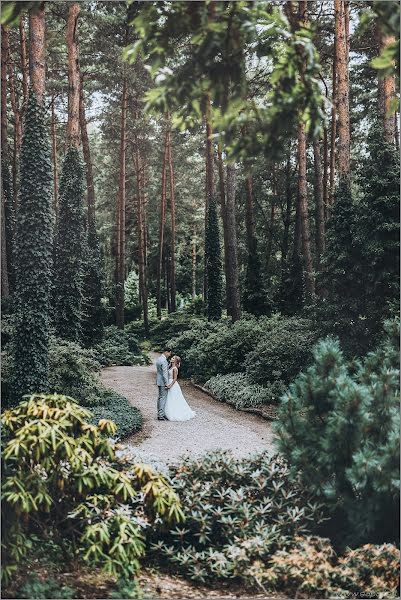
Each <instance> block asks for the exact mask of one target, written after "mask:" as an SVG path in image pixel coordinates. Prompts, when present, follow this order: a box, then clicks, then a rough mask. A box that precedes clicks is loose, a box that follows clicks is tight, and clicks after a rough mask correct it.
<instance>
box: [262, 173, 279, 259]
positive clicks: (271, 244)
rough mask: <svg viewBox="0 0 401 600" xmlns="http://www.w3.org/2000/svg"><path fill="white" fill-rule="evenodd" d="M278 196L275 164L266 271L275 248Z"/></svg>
mask: <svg viewBox="0 0 401 600" xmlns="http://www.w3.org/2000/svg"><path fill="white" fill-rule="evenodd" d="M277 197H278V186H277V176H276V171H275V166H273V198H272V203H271V207H270V222H269V230H268V236H267V243H266V263H265V268H266V271H267V269H268V268H269V264H270V259H271V255H272V249H273V234H274V219H275V216H276V202H277Z"/></svg>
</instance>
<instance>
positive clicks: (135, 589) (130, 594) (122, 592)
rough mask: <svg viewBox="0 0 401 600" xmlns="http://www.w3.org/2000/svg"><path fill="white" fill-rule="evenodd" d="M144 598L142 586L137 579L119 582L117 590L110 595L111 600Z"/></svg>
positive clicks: (137, 599) (139, 599)
mask: <svg viewBox="0 0 401 600" xmlns="http://www.w3.org/2000/svg"><path fill="white" fill-rule="evenodd" d="M143 597H144V595H143V591H142V589H141V586H140V585H139V583H138V581H137V580H136V579H134V580H132V581H130V580H127V579H121V580H120V581H119V582H118V585H117V587H116V589H115V590H114V591H113V592H111V594H109V598H116V600H120V599H121V598H126V599H127V600H141V599H142V598H143Z"/></svg>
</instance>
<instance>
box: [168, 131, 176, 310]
mask: <svg viewBox="0 0 401 600" xmlns="http://www.w3.org/2000/svg"><path fill="white" fill-rule="evenodd" d="M168 168H169V181H170V211H171V261H170V269H171V273H170V288H171V311H172V312H175V311H176V310H177V300H176V283H175V190H174V169H173V159H172V152H171V124H170V125H169V130H168Z"/></svg>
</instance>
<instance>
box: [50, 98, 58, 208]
mask: <svg viewBox="0 0 401 600" xmlns="http://www.w3.org/2000/svg"><path fill="white" fill-rule="evenodd" d="M54 100H55V98H54V97H53V101H52V121H51V137H52V159H53V209H54V214H55V215H56V220H57V214H58V162H57V134H56V113H55V110H54Z"/></svg>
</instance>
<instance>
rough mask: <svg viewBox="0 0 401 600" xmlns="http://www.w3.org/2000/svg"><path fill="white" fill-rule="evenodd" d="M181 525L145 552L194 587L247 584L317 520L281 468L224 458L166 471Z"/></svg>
mask: <svg viewBox="0 0 401 600" xmlns="http://www.w3.org/2000/svg"><path fill="white" fill-rule="evenodd" d="M172 484H173V487H174V489H175V490H176V492H177V493H178V494H179V496H180V499H181V503H182V506H183V510H184V514H185V524H184V525H183V526H178V527H176V528H175V529H172V530H171V532H170V533H167V534H163V533H162V532H161V533H160V534H159V535H160V536H161V538H162V539H161V540H158V541H155V540H154V537H152V536H150V537H151V539H153V542H154V543H153V544H152V548H153V549H154V550H155V551H157V552H158V553H159V554H160V555H161V556H163V557H164V558H165V559H166V560H167V561H169V562H170V563H173V564H175V565H176V566H177V567H178V568H179V569H180V570H181V571H183V572H185V574H186V576H188V577H190V578H191V579H194V580H198V581H206V580H214V579H215V578H223V579H225V578H233V577H238V578H242V577H246V574H247V571H248V569H249V568H250V567H251V566H252V565H253V564H254V563H255V562H258V561H261V562H267V561H268V560H269V559H270V557H271V556H272V555H273V554H274V552H276V550H277V549H279V548H281V547H284V546H287V545H288V544H290V543H291V539H292V538H293V537H294V536H296V535H301V534H305V533H306V532H307V531H308V528H309V527H310V526H311V525H316V524H317V523H319V522H320V521H321V520H322V518H323V517H322V512H321V507H320V505H319V504H317V503H314V501H313V498H312V497H311V495H310V493H309V492H308V491H307V490H306V489H305V488H304V487H302V486H301V485H300V484H299V482H293V481H292V480H291V478H290V471H289V469H288V467H287V465H286V464H285V462H284V461H283V460H282V459H280V458H278V457H269V456H268V455H267V454H265V453H262V454H259V455H255V456H251V457H248V458H244V459H241V460H238V459H234V458H233V457H232V456H231V455H230V454H229V453H227V452H212V453H209V454H206V455H205V456H203V457H201V458H199V459H190V458H188V459H186V460H185V461H184V462H183V463H182V464H181V465H179V466H178V467H175V468H174V469H173V471H172Z"/></svg>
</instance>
